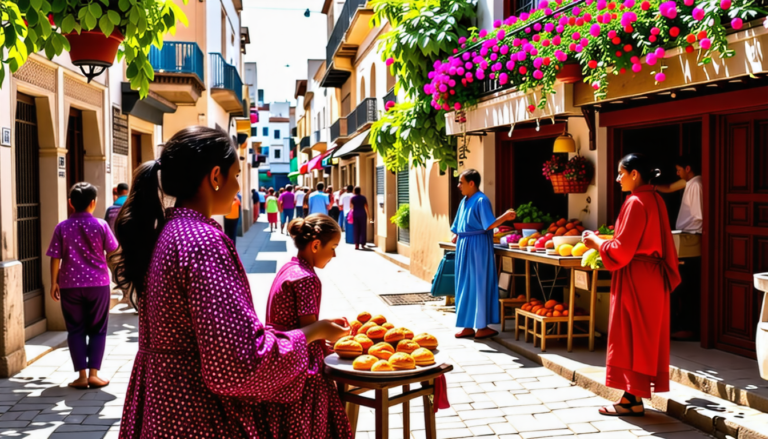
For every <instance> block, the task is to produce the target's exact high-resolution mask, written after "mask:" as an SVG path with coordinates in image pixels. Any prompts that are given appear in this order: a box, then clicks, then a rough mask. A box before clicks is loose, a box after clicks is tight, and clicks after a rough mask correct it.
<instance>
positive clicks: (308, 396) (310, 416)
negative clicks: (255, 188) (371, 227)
mask: <svg viewBox="0 0 768 439" xmlns="http://www.w3.org/2000/svg"><path fill="white" fill-rule="evenodd" d="M288 233H289V234H290V235H291V237H292V238H293V242H294V244H296V248H298V250H299V252H298V254H297V255H296V257H294V258H292V259H291V260H290V262H288V263H287V264H285V265H283V267H282V268H281V269H280V271H279V272H278V273H277V277H275V280H274V282H273V283H272V288H271V289H270V292H269V299H268V304H267V318H266V321H267V324H268V325H271V326H272V327H273V328H275V329H277V330H280V331H291V330H295V329H299V328H303V327H306V326H307V325H311V324H313V323H315V322H317V321H318V316H319V314H320V303H321V301H322V284H321V283H320V278H319V277H318V276H317V274H316V273H315V268H321V269H322V268H325V266H326V265H328V263H329V262H330V261H331V260H332V259H333V258H334V257H335V256H336V247H338V246H339V242H340V241H341V229H339V225H338V224H337V223H336V221H334V220H333V219H332V218H331V217H329V216H328V215H323V214H314V215H309V216H308V217H306V218H297V219H295V220H293V221H291V222H290V223H289V224H288ZM324 348H325V346H324V345H323V344H322V342H315V343H312V344H310V345H309V347H308V351H309V358H310V359H309V365H310V366H309V369H308V370H307V376H306V380H305V381H304V389H303V392H302V395H301V397H300V398H299V399H298V401H296V402H294V403H289V404H272V403H267V404H263V406H262V407H259V409H260V410H263V411H269V412H273V413H275V418H276V419H279V424H280V425H277V424H278V423H277V422H275V424H274V425H273V428H272V430H271V431H272V434H273V437H297V438H307V439H309V438H329V439H330V438H333V439H338V438H340V439H346V438H351V437H352V431H351V427H350V425H349V420H348V419H347V415H346V412H345V411H344V406H343V405H342V403H341V400H340V399H339V393H338V390H337V389H336V384H335V383H334V382H333V380H331V379H330V378H329V377H328V376H327V375H325V373H324V370H323V369H324V358H325V354H324ZM289 432H296V433H299V432H300V434H296V433H294V434H290V433H289Z"/></svg>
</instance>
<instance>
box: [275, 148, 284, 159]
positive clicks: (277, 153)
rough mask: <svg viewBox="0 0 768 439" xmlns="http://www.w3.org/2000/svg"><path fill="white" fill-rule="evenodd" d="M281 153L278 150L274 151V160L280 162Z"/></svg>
mask: <svg viewBox="0 0 768 439" xmlns="http://www.w3.org/2000/svg"><path fill="white" fill-rule="evenodd" d="M282 154H283V151H282V150H279V149H275V160H280V156H282Z"/></svg>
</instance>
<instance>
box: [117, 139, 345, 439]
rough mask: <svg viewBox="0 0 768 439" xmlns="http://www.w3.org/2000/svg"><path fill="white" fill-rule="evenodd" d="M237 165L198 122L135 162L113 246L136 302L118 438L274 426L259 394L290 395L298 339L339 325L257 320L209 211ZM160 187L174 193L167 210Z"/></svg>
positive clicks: (326, 335) (298, 384)
mask: <svg viewBox="0 0 768 439" xmlns="http://www.w3.org/2000/svg"><path fill="white" fill-rule="evenodd" d="M239 173H240V160H238V154H237V151H236V149H235V146H234V144H233V143H232V141H231V139H230V137H229V136H228V135H227V134H226V133H225V132H223V131H220V130H214V129H211V128H204V127H190V128H185V129H184V130H182V131H180V132H178V133H177V134H176V135H174V136H173V137H172V138H171V139H170V140H169V141H168V143H166V144H165V147H164V149H163V153H162V156H161V157H160V160H158V161H153V162H148V163H144V164H143V165H142V166H141V167H140V168H139V169H138V170H137V172H136V175H135V178H134V182H133V185H132V189H131V194H130V195H129V198H128V201H127V202H126V203H125V205H124V206H123V208H122V210H121V212H120V216H119V217H118V220H117V226H116V231H117V236H118V241H119V242H120V243H121V248H120V250H118V253H117V254H116V255H115V256H114V257H113V262H114V263H116V269H115V271H116V273H115V274H116V279H118V281H119V283H120V285H121V287H124V288H135V289H136V293H137V296H138V308H139V351H138V354H137V356H136V360H135V363H134V366H133V371H132V372H131V381H130V384H129V387H128V392H127V395H126V399H125V407H124V409H123V417H122V421H121V424H120V438H147V439H148V438H161V437H168V438H170V437H173V438H269V437H273V436H271V434H270V431H272V430H273V428H272V424H273V423H274V422H275V419H276V413H275V412H270V411H269V408H270V407H269V406H264V405H261V403H263V402H266V401H275V402H281V403H287V402H294V401H297V400H298V398H299V397H300V396H301V393H302V390H303V387H304V381H305V380H306V375H307V368H308V367H309V364H310V358H311V357H310V354H309V350H308V345H310V344H311V343H312V342H314V341H317V340H321V341H322V340H329V341H331V340H336V339H338V338H340V337H341V336H344V335H346V334H348V333H349V328H347V327H342V326H339V325H337V324H336V323H334V322H332V321H327V320H323V321H319V322H316V323H315V324H312V325H309V326H306V327H303V328H301V329H298V330H294V331H287V332H278V331H274V330H272V329H270V328H267V327H265V325H263V324H262V323H261V322H260V321H259V318H258V317H257V316H256V312H255V310H254V306H253V299H252V297H251V292H250V288H249V284H248V278H247V276H246V273H245V271H244V270H243V266H242V264H241V262H240V259H239V258H238V256H237V252H236V251H235V248H234V245H233V244H232V241H231V240H229V239H227V238H226V235H225V234H224V232H223V231H222V229H221V227H220V226H219V224H218V223H217V222H216V221H215V220H213V219H212V218H211V216H213V215H224V214H226V213H228V212H229V211H230V208H231V205H232V202H233V200H234V197H235V194H236V193H237V192H238V190H239V189H240V187H239V186H240V185H239V183H238V174H239ZM160 180H161V181H160ZM161 182H162V185H160V183H161ZM161 187H162V193H163V194H165V195H168V196H171V197H174V198H175V200H176V201H175V203H176V204H175V207H174V208H172V209H169V210H168V211H164V207H163V206H164V204H163V199H162V198H161V197H160V194H159V190H160V188H161Z"/></svg>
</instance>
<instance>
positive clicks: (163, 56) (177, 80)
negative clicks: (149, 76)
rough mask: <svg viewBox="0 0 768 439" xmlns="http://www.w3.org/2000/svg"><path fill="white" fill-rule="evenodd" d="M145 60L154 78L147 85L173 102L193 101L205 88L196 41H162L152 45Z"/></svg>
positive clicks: (200, 56) (201, 58) (201, 60)
mask: <svg viewBox="0 0 768 439" xmlns="http://www.w3.org/2000/svg"><path fill="white" fill-rule="evenodd" d="M149 63H150V64H151V65H152V68H153V69H154V70H155V79H154V80H153V81H152V83H151V84H150V85H149V89H150V90H152V91H154V92H155V93H157V94H158V95H160V96H162V97H163V98H165V99H167V100H169V101H171V102H173V103H174V104H182V105H194V104H195V103H197V100H198V99H200V96H201V94H202V93H203V91H204V90H205V74H204V72H205V66H204V59H203V52H202V51H201V50H200V47H199V46H198V45H197V43H191V42H184V41H166V42H164V43H163V48H162V49H158V48H157V47H155V46H152V47H151V48H150V50H149Z"/></svg>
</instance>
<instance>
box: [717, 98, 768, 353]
mask: <svg viewBox="0 0 768 439" xmlns="http://www.w3.org/2000/svg"><path fill="white" fill-rule="evenodd" d="M718 142H719V145H718V148H717V150H718V154H719V157H718V158H719V160H718V166H717V168H716V169H717V171H716V172H717V177H716V178H715V181H716V182H719V183H718V186H719V187H718V190H719V192H720V193H719V194H717V195H716V196H717V202H718V204H717V208H718V211H719V218H718V222H719V226H718V227H716V233H718V235H717V237H716V238H715V239H716V243H717V245H716V247H715V249H714V251H715V253H716V255H715V256H716V258H717V260H716V270H715V272H716V278H717V279H718V280H717V281H716V282H717V284H716V290H717V291H716V296H715V299H716V301H717V302H716V309H718V310H719V311H718V313H719V315H718V316H717V330H716V337H717V339H716V346H717V348H718V349H722V350H725V351H729V352H733V353H736V354H740V355H745V356H747V357H751V358H755V329H756V326H757V322H758V319H759V313H760V307H761V304H762V299H763V294H762V293H761V292H760V291H758V290H756V289H755V288H754V282H753V274H754V273H761V272H766V271H768V172H766V171H765V170H766V169H768V110H764V111H755V112H750V113H741V114H734V115H728V116H723V117H722V118H721V120H720V133H719V139H718Z"/></svg>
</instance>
